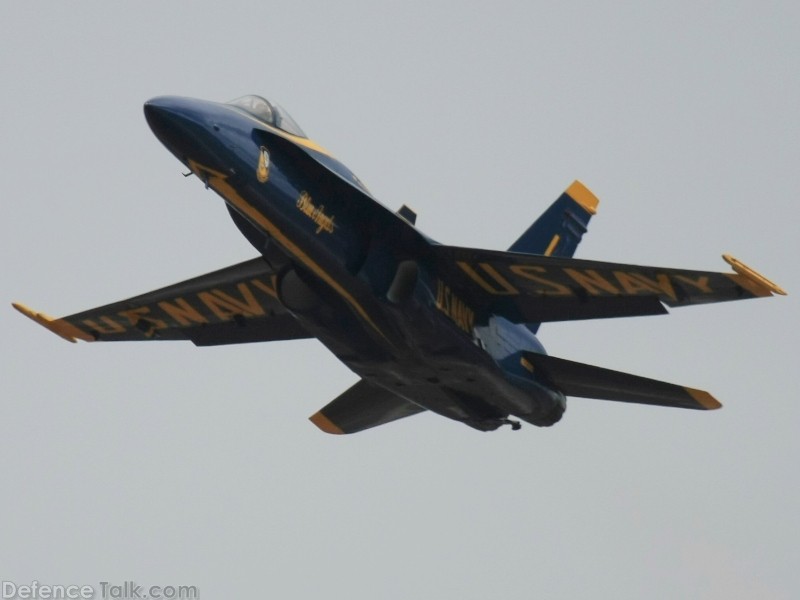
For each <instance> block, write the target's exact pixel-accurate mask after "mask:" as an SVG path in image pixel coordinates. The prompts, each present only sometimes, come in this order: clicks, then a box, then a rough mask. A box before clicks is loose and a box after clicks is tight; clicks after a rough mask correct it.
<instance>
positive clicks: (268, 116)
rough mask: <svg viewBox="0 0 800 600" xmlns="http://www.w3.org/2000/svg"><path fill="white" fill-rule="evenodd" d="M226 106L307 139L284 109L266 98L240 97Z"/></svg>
mask: <svg viewBox="0 0 800 600" xmlns="http://www.w3.org/2000/svg"><path fill="white" fill-rule="evenodd" d="M227 104H230V105H232V106H235V107H236V108H240V109H242V110H243V111H245V112H247V113H249V114H251V115H252V116H254V117H255V118H256V119H258V120H260V121H264V122H265V123H267V124H268V125H272V126H273V127H277V128H278V129H282V130H283V131H285V132H286V133H290V134H292V135H296V136H299V137H303V138H305V137H308V136H307V135H306V134H305V133H304V132H303V130H302V129H300V126H299V125H298V124H297V123H296V122H295V120H294V119H293V118H292V117H291V116H289V113H288V112H286V110H285V109H284V108H282V107H281V106H280V105H279V104H274V103H272V102H270V101H268V100H267V99H266V98H262V97H261V96H255V95H249V96H242V97H241V98H236V100H231V101H230V102H228V103H227Z"/></svg>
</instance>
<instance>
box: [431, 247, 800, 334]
mask: <svg viewBox="0 0 800 600" xmlns="http://www.w3.org/2000/svg"><path fill="white" fill-rule="evenodd" d="M432 253H433V257H432V261H433V263H434V267H435V272H436V273H437V274H438V276H439V278H440V281H438V282H436V286H437V290H436V292H437V306H438V307H439V308H440V310H442V311H443V312H445V313H446V314H448V315H449V316H450V317H451V318H453V320H454V321H456V323H459V322H464V321H465V319H464V313H465V311H468V313H469V314H475V315H488V314H499V315H501V316H504V317H505V318H507V319H509V320H511V321H514V322H517V323H520V322H544V321H567V320H578V319H599V318H608V317H630V316H639V315H655V314H663V313H666V312H667V311H666V309H665V308H664V306H663V305H665V304H666V305H667V306H688V305H692V304H707V303H711V302H725V301H729V300H742V299H745V298H757V297H763V296H771V295H772V294H773V293H775V294H785V293H786V292H784V291H783V290H782V289H781V288H780V287H778V286H777V285H775V284H774V283H772V282H771V281H769V280H768V279H766V278H765V277H764V276H762V275H760V274H758V273H756V272H755V271H754V270H753V269H751V268H750V267H747V266H746V265H744V264H743V263H741V262H740V261H738V260H736V259H735V258H733V257H731V256H728V255H724V256H723V258H724V259H725V260H726V262H728V264H730V265H731V267H732V268H733V272H730V273H716V272H709V271H690V270H683V269H667V268H661V267H646V266H638V265H627V264H618V263H608V262H599V261H591V260H579V259H574V258H559V257H548V256H542V255H533V254H521V253H514V252H498V251H492V250H479V249H476V248H457V247H453V246H433V247H432ZM469 311H471V312H469Z"/></svg>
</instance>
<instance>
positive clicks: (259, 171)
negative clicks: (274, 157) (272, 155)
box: [256, 146, 269, 183]
mask: <svg viewBox="0 0 800 600" xmlns="http://www.w3.org/2000/svg"><path fill="white" fill-rule="evenodd" d="M256 178H257V179H258V181H259V182H260V183H266V182H267V179H269V152H267V149H266V148H265V147H264V146H261V151H260V152H259V154H258V167H257V168H256Z"/></svg>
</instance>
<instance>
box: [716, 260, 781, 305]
mask: <svg viewBox="0 0 800 600" xmlns="http://www.w3.org/2000/svg"><path fill="white" fill-rule="evenodd" d="M722 259H723V260H724V261H725V262H726V263H728V264H729V265H730V266H731V268H732V269H733V270H734V271H736V273H738V274H739V275H741V276H742V277H743V278H745V279H746V280H747V281H749V282H751V283H754V284H755V285H756V286H758V287H760V288H763V289H765V290H766V291H768V292H771V293H774V294H779V295H781V296H787V295H788V294H787V293H786V290H784V289H783V288H782V287H781V286H779V285H778V284H777V283H775V282H773V281H770V280H769V279H767V278H766V277H764V276H763V275H762V274H761V273H759V272H758V271H756V270H755V269H753V268H752V267H748V266H747V265H746V264H744V263H743V262H742V261H740V260H739V259H738V258H734V257H733V256H731V255H730V254H723V255H722Z"/></svg>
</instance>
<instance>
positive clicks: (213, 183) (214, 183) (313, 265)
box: [188, 159, 390, 341]
mask: <svg viewBox="0 0 800 600" xmlns="http://www.w3.org/2000/svg"><path fill="white" fill-rule="evenodd" d="M188 162H189V168H190V169H191V170H192V171H193V172H194V173H195V174H196V175H197V176H198V177H199V178H200V179H201V180H203V174H204V173H205V174H207V175H208V179H207V183H208V185H209V187H211V188H212V189H213V190H214V191H215V192H217V193H218V194H219V195H220V196H222V197H223V198H225V200H227V201H228V202H230V203H231V204H232V205H233V206H235V207H236V208H237V209H238V210H240V211H241V212H242V213H243V214H244V215H245V216H246V217H247V218H249V219H251V220H252V221H254V222H255V223H257V224H258V225H259V226H260V227H262V228H263V229H264V231H265V232H266V233H267V234H268V235H270V236H271V237H272V238H274V239H275V240H277V242H278V243H279V244H281V245H282V246H283V247H284V248H286V250H288V251H289V252H290V253H291V254H292V255H293V256H295V257H296V258H297V259H298V260H300V261H301V262H302V263H303V264H304V265H305V266H306V267H308V268H309V269H311V271H313V273H314V274H315V275H317V277H319V278H320V279H322V280H323V281H324V282H325V283H327V284H328V285H329V286H331V287H332V288H333V289H334V290H335V291H336V293H338V294H339V295H340V296H341V297H342V298H344V299H345V300H346V301H347V303H348V304H350V306H352V307H353V309H354V310H355V311H356V312H357V313H358V314H359V315H360V316H361V318H362V319H363V320H364V321H366V322H367V323H368V324H369V326H370V327H372V329H374V330H375V331H376V332H377V333H378V334H379V335H380V336H381V337H382V338H383V339H385V340H386V341H390V340H389V338H388V337H387V336H386V334H384V333H383V331H381V329H380V327H378V326H377V325H376V324H375V322H374V321H373V320H372V319H371V318H370V316H369V314H367V311H366V310H365V309H364V307H363V306H361V304H360V303H359V302H358V300H356V299H355V298H354V297H353V296H352V295H351V294H350V292H348V291H347V290H346V289H344V287H342V285H341V284H339V282H337V281H336V280H335V279H334V278H333V277H332V276H331V275H330V274H329V273H328V272H327V271H325V270H324V269H323V268H322V267H321V266H320V265H319V264H318V263H317V262H316V261H315V260H314V259H312V258H311V257H310V256H309V255H308V254H306V253H305V252H304V251H303V250H302V249H301V248H300V247H299V246H298V245H297V244H295V243H294V242H292V241H291V240H290V239H289V238H288V237H286V235H285V234H284V233H283V232H282V231H281V230H280V229H279V228H278V226H277V225H275V224H274V223H273V222H272V221H270V220H269V219H268V218H267V217H266V216H265V215H264V213H262V212H261V211H260V210H258V209H257V208H256V207H255V206H253V205H252V204H250V203H249V202H248V201H247V200H245V199H244V198H243V197H242V196H241V195H240V194H239V192H237V191H236V189H234V187H233V186H232V185H231V184H229V183H228V182H227V181H226V177H227V176H226V175H225V174H224V173H220V172H219V171H215V170H213V169H209V168H208V167H205V166H203V165H201V164H199V163H197V162H195V161H193V160H192V159H189V161H188Z"/></svg>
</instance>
